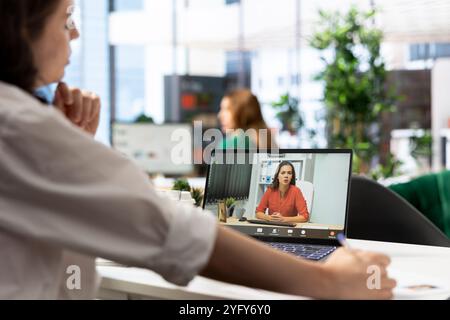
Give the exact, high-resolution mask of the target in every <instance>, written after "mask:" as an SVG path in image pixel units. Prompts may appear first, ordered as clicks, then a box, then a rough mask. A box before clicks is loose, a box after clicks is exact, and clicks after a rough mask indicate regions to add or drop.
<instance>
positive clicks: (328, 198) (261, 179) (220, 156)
mask: <svg viewBox="0 0 450 320" xmlns="http://www.w3.org/2000/svg"><path fill="white" fill-rule="evenodd" d="M222 152H223V153H218V152H216V153H215V154H214V155H213V156H212V158H211V162H210V166H209V170H208V178H207V185H206V190H205V199H204V208H205V209H206V210H209V211H211V212H213V213H214V214H215V215H217V218H218V219H219V221H220V223H221V224H223V225H226V226H229V227H231V228H233V229H235V230H238V231H240V232H242V233H244V234H247V235H250V236H254V237H258V238H264V237H268V238H269V237H270V238H298V239H317V240H336V238H337V235H338V234H339V233H345V231H346V220H347V210H348V197H349V181H350V177H351V163H352V151H351V150H280V151H279V152H277V153H276V154H275V153H263V152H259V153H250V152H242V151H232V152H231V153H230V152H229V151H226V153H225V151H222Z"/></svg>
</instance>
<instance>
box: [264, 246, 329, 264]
mask: <svg viewBox="0 0 450 320" xmlns="http://www.w3.org/2000/svg"><path fill="white" fill-rule="evenodd" d="M269 244H270V246H272V248H275V249H277V250H280V251H283V252H286V253H290V254H293V255H295V256H298V257H303V258H305V259H308V260H313V261H319V260H322V259H324V258H326V257H327V256H329V255H330V254H332V253H333V252H334V251H336V249H337V248H336V247H330V246H313V245H304V244H298V243H278V242H272V243H269Z"/></svg>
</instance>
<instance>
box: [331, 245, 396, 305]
mask: <svg viewBox="0 0 450 320" xmlns="http://www.w3.org/2000/svg"><path fill="white" fill-rule="evenodd" d="M390 262H391V261H390V259H389V257H387V256H385V255H383V254H377V253H369V252H363V251H358V250H351V251H349V250H348V249H343V248H341V249H339V250H337V251H336V252H335V253H334V254H333V255H332V256H330V258H329V259H328V260H327V261H326V262H325V264H324V265H323V267H324V268H325V269H326V271H327V274H328V275H329V279H328V281H327V283H328V284H329V286H327V290H323V292H327V294H328V295H329V298H333V299H334V298H336V297H338V298H339V299H392V298H393V289H394V288H395V287H396V285H397V283H396V281H395V280H393V279H390V278H389V277H388V274H387V267H388V266H389V264H390ZM377 286H378V287H377Z"/></svg>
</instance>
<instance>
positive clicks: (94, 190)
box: [0, 106, 217, 285]
mask: <svg viewBox="0 0 450 320" xmlns="http://www.w3.org/2000/svg"><path fill="white" fill-rule="evenodd" d="M34 109H36V110H34ZM41 109H42V110H41ZM0 150H1V155H0V176H1V177H2V178H1V179H0V195H1V196H0V226H1V228H2V229H3V230H7V231H8V232H11V233H14V234H17V235H21V236H25V237H28V238H32V239H36V240H38V241H42V242H45V243H48V244H51V245H54V246H57V247H61V248H62V249H68V250H71V251H74V252H79V253H82V254H86V255H89V256H92V257H101V258H105V259H109V260H113V261H117V262H119V263H123V264H125V265H130V266H136V267H142V268H148V269H151V270H153V271H155V272H157V273H159V274H161V275H162V276H163V277H164V278H165V279H166V280H168V281H170V282H173V283H175V284H177V285H187V284H188V283H189V281H190V280H192V279H193V277H194V276H195V275H197V274H198V273H199V272H200V271H201V270H202V269H203V268H204V267H205V266H206V264H207V263H208V261H209V257H210V255H211V253H212V250H213V246H214V244H215V240H216V235H217V223H216V220H215V218H214V217H213V215H212V214H210V213H208V212H204V211H202V210H200V209H196V208H194V207H193V206H183V205H181V204H178V203H176V202H172V201H171V200H169V199H166V198H163V197H161V196H159V195H158V194H157V192H156V191H155V190H154V188H153V187H152V186H151V184H150V182H149V179H148V177H147V176H146V175H145V174H144V173H143V172H142V171H141V170H140V169H139V168H137V167H136V166H135V165H134V164H133V163H132V162H130V161H129V160H128V159H126V158H125V157H123V156H122V155H120V154H119V153H117V152H115V151H113V150H111V149H109V148H107V147H105V146H103V145H102V144H100V143H97V142H95V141H94V140H93V139H92V138H91V137H90V136H88V135H87V134H85V133H83V132H82V131H81V130H79V129H78V128H76V127H75V126H72V125H71V124H70V123H69V122H68V121H67V120H66V119H65V118H64V117H62V116H61V115H60V114H59V113H58V112H57V111H55V110H51V109H45V110H44V108H41V107H39V106H36V107H35V108H33V110H31V108H28V109H27V110H22V111H15V112H14V113H11V114H10V115H9V116H8V117H6V118H3V121H0Z"/></svg>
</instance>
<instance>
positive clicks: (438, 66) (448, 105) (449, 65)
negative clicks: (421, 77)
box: [431, 59, 450, 170]
mask: <svg viewBox="0 0 450 320" xmlns="http://www.w3.org/2000/svg"><path fill="white" fill-rule="evenodd" d="M431 77H432V81H431V83H432V98H431V99H432V108H431V110H432V128H433V141H434V143H433V169H434V170H440V169H441V167H442V166H441V154H442V151H441V137H440V133H441V130H442V129H444V128H448V121H449V120H450V90H449V88H450V59H439V60H437V61H436V63H435V65H434V68H433V71H432V76H431Z"/></svg>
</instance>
